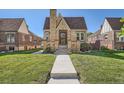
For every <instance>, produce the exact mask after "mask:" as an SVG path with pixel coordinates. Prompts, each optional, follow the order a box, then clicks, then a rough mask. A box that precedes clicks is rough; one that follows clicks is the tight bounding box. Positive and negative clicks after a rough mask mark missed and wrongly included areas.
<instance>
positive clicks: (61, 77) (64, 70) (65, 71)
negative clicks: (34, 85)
mask: <svg viewBox="0 0 124 93" xmlns="http://www.w3.org/2000/svg"><path fill="white" fill-rule="evenodd" d="M50 76H51V79H50V80H49V82H48V84H80V82H79V80H78V76H77V72H76V70H75V68H74V66H73V64H72V62H71V59H70V57H69V55H57V58H56V60H55V63H54V65H53V68H52V71H51V74H50Z"/></svg>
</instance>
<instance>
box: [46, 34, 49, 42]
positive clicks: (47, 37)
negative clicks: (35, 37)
mask: <svg viewBox="0 0 124 93" xmlns="http://www.w3.org/2000/svg"><path fill="white" fill-rule="evenodd" d="M46 41H49V33H46Z"/></svg>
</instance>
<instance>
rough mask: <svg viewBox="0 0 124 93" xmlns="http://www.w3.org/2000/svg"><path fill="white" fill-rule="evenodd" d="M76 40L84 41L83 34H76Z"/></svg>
mask: <svg viewBox="0 0 124 93" xmlns="http://www.w3.org/2000/svg"><path fill="white" fill-rule="evenodd" d="M77 40H84V33H81V32H78V33H77Z"/></svg>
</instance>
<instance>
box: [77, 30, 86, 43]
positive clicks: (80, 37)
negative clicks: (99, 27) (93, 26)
mask: <svg viewBox="0 0 124 93" xmlns="http://www.w3.org/2000/svg"><path fill="white" fill-rule="evenodd" d="M77 33H79V41H84V38H85V35H84V32H77ZM77 33H76V39H77ZM82 33H83V39H81V34H82Z"/></svg>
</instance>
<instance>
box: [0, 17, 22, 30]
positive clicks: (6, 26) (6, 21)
mask: <svg viewBox="0 0 124 93" xmlns="http://www.w3.org/2000/svg"><path fill="white" fill-rule="evenodd" d="M23 20H24V19H23V18H0V31H18V29H19V27H20V25H21V23H22V21H23Z"/></svg>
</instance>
